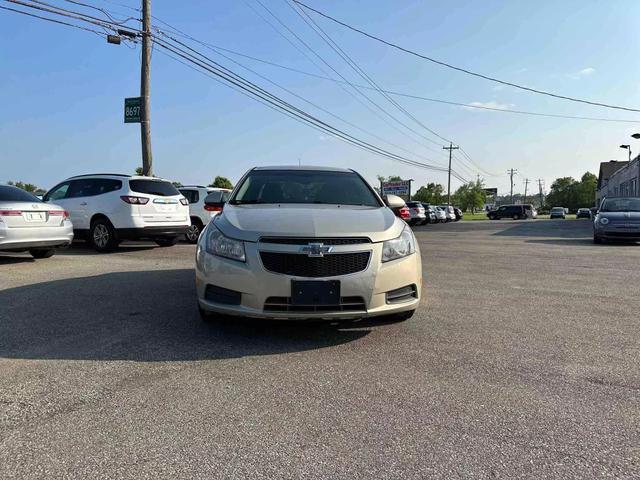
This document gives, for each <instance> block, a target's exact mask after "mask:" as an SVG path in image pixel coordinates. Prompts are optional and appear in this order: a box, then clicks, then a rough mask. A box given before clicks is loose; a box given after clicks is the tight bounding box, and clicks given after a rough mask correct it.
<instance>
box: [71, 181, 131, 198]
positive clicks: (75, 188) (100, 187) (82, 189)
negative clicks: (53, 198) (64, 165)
mask: <svg viewBox="0 0 640 480" xmlns="http://www.w3.org/2000/svg"><path fill="white" fill-rule="evenodd" d="M120 188H122V182H121V181H120V180H112V179H110V178H82V179H79V180H73V181H72V182H71V186H70V187H69V191H68V192H67V198H77V197H95V196H96V195H102V194H104V193H108V192H113V191H115V190H120Z"/></svg>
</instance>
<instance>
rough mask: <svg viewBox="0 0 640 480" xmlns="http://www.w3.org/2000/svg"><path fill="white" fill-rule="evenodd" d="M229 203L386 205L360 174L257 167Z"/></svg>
mask: <svg viewBox="0 0 640 480" xmlns="http://www.w3.org/2000/svg"><path fill="white" fill-rule="evenodd" d="M229 203H231V204H235V205H239V204H259V203H294V204H303V203H311V204H328V205H364V206H368V207H381V206H382V205H381V204H380V202H379V201H378V199H377V198H376V196H375V194H374V192H373V190H372V189H371V188H370V187H369V186H368V185H367V184H366V182H365V181H364V180H363V179H362V178H361V177H360V176H359V175H357V174H356V173H353V172H334V171H322V170H253V171H251V172H250V173H249V174H248V175H247V176H246V177H245V178H244V180H243V182H242V184H241V185H240V186H239V187H238V190H237V193H236V194H235V195H234V197H233V198H232V199H231V201H230V202H229Z"/></svg>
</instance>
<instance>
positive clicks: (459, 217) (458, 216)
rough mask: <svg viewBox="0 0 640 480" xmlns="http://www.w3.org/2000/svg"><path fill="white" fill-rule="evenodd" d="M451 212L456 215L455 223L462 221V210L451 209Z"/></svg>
mask: <svg viewBox="0 0 640 480" xmlns="http://www.w3.org/2000/svg"><path fill="white" fill-rule="evenodd" d="M453 211H454V213H455V214H456V222H458V221H460V220H462V218H463V217H464V213H462V210H460V209H459V208H458V207H453Z"/></svg>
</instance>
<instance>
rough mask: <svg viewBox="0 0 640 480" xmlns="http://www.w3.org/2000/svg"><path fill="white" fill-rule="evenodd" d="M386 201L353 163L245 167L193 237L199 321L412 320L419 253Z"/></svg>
mask: <svg viewBox="0 0 640 480" xmlns="http://www.w3.org/2000/svg"><path fill="white" fill-rule="evenodd" d="M386 202H387V203H386V204H385V202H383V200H382V199H381V198H380V197H379V196H378V194H377V193H376V192H375V191H374V190H373V189H372V188H371V186H370V185H369V184H368V183H367V182H366V181H365V180H364V179H363V178H362V177H361V176H360V175H359V174H357V173H356V172H354V171H353V170H345V169H337V168H320V167H260V168H254V169H252V170H250V171H249V172H247V173H246V174H245V175H244V177H243V178H242V179H241V180H240V182H239V183H238V185H237V186H236V188H235V189H234V191H233V192H232V194H231V196H230V198H229V201H228V202H227V203H225V204H224V207H223V209H222V212H221V213H220V214H219V215H217V216H216V217H215V219H214V220H213V221H211V222H210V223H209V224H208V225H207V227H206V228H205V230H204V231H203V233H202V235H201V236H200V239H199V241H198V247H197V253H196V287H197V294H198V305H199V309H200V314H201V316H202V318H203V319H204V320H209V319H211V318H214V317H215V316H216V315H235V316H245V317H258V318H274V319H327V320H340V319H355V318H362V317H373V316H383V315H389V316H393V317H394V318H396V319H398V320H403V319H407V318H409V317H411V316H412V315H413V312H414V311H415V309H416V308H417V306H418V304H419V302H420V296H421V290H422V263H421V259H420V250H419V249H418V246H417V244H416V239H415V237H414V235H413V233H412V231H411V229H410V228H409V226H408V225H407V224H406V223H405V222H404V221H403V220H402V219H400V218H398V217H397V216H395V215H394V213H393V211H392V208H394V207H396V205H395V204H396V203H400V202H402V200H401V199H399V198H397V197H393V196H391V195H390V196H389V197H388V198H387V200H386Z"/></svg>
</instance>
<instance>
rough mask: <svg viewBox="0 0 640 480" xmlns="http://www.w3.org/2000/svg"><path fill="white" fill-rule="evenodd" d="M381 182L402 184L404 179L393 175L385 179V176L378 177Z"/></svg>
mask: <svg viewBox="0 0 640 480" xmlns="http://www.w3.org/2000/svg"><path fill="white" fill-rule="evenodd" d="M378 181H379V182H401V181H402V178H400V177H399V176H397V175H391V176H390V177H385V176H383V175H378Z"/></svg>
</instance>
